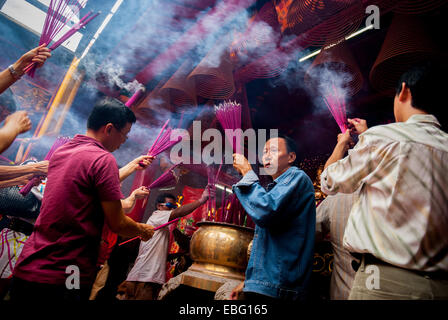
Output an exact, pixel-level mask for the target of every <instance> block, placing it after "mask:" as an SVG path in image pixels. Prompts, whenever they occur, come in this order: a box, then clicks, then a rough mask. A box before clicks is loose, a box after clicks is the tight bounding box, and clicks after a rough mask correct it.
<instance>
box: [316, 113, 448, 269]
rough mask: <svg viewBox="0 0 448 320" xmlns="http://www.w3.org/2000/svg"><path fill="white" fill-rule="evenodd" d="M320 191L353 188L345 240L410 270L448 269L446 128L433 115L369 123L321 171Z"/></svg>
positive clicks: (354, 249)
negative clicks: (355, 195)
mask: <svg viewBox="0 0 448 320" xmlns="http://www.w3.org/2000/svg"><path fill="white" fill-rule="evenodd" d="M321 185H322V191H323V192H325V193H327V194H335V193H338V192H341V193H352V192H354V191H355V190H356V189H358V188H359V187H360V188H361V191H360V199H359V201H357V202H356V203H355V204H354V205H353V207H352V210H351V213H350V217H349V220H348V223H347V227H346V229H345V234H344V246H345V247H346V248H347V249H348V250H350V251H351V252H361V253H363V252H365V253H370V254H373V255H374V256H376V257H377V258H379V259H381V260H383V261H385V262H388V263H390V264H393V265H396V266H398V267H403V268H407V269H413V270H421V271H437V270H448V237H447V236H446V232H447V231H448V134H447V133H445V132H443V131H442V130H441V129H440V124H439V122H438V121H437V119H436V118H435V117H434V116H432V115H413V116H412V117H410V118H409V119H408V120H407V121H406V122H400V123H392V124H388V125H382V126H376V127H373V128H370V129H368V130H367V131H365V132H364V133H363V134H361V135H360V136H359V142H358V143H357V145H356V146H355V148H353V149H352V150H349V152H348V156H347V157H345V158H344V159H341V160H339V161H337V162H335V163H333V164H332V165H330V166H328V167H327V168H326V169H325V170H324V172H323V173H322V175H321Z"/></svg>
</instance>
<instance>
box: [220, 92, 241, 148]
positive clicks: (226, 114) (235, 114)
mask: <svg viewBox="0 0 448 320" xmlns="http://www.w3.org/2000/svg"><path fill="white" fill-rule="evenodd" d="M215 113H216V118H217V119H218V121H219V123H220V124H221V126H222V128H223V129H224V133H225V135H226V137H227V139H228V140H229V142H230V143H231V144H232V148H233V151H234V152H236V153H241V151H242V147H241V130H238V131H235V130H237V129H241V104H239V103H237V102H231V101H228V102H224V103H221V104H220V105H218V106H215ZM226 129H227V130H226Z"/></svg>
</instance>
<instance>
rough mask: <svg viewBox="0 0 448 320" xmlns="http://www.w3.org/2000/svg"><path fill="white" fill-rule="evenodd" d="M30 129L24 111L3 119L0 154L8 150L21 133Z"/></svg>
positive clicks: (29, 121) (29, 122)
mask: <svg viewBox="0 0 448 320" xmlns="http://www.w3.org/2000/svg"><path fill="white" fill-rule="evenodd" d="M30 129H31V120H30V119H29V118H28V113H27V112H26V111H17V112H14V113H13V114H11V115H9V116H8V117H7V118H6V119H5V124H4V125H3V127H1V128H0V153H2V152H3V151H5V150H6V149H8V148H9V146H10V145H11V144H12V143H13V142H14V139H15V138H16V137H17V136H18V135H19V134H21V133H24V132H27V131H28V130H30Z"/></svg>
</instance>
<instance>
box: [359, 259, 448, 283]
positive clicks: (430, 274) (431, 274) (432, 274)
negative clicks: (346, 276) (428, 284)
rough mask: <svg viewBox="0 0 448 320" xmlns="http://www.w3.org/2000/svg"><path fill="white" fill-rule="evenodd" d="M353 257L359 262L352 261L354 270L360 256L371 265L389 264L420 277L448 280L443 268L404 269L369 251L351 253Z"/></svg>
mask: <svg viewBox="0 0 448 320" xmlns="http://www.w3.org/2000/svg"><path fill="white" fill-rule="evenodd" d="M351 254H352V255H353V256H354V257H355V258H357V259H358V258H359V262H357V261H356V260H353V261H352V267H353V269H354V270H355V271H358V269H359V266H360V265H361V260H362V258H364V264H366V265H367V264H373V265H384V266H390V267H394V268H399V269H403V270H406V271H409V272H413V273H415V274H417V275H419V276H421V277H425V278H430V279H433V280H448V271H443V270H439V271H419V270H412V269H405V268H401V267H397V266H394V265H393V264H390V263H387V262H385V261H383V260H381V259H378V258H377V257H375V256H374V255H372V254H370V253H364V254H361V253H353V252H352V253H351Z"/></svg>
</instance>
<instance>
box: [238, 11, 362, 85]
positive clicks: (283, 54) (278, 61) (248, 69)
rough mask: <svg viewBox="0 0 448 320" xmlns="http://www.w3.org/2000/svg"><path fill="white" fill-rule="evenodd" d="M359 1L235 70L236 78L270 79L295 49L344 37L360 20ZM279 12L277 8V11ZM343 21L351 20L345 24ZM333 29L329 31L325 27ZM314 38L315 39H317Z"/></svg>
mask: <svg viewBox="0 0 448 320" xmlns="http://www.w3.org/2000/svg"><path fill="white" fill-rule="evenodd" d="M360 8H361V7H360V6H359V3H356V4H355V5H353V6H351V7H349V8H348V9H346V10H345V11H341V12H338V13H337V14H335V15H334V16H332V17H331V18H330V19H329V20H328V21H327V22H324V23H322V24H318V25H316V26H314V27H312V28H309V27H306V28H305V29H307V31H306V32H304V33H303V34H301V35H299V36H298V37H297V38H296V39H293V40H291V41H289V42H287V43H285V44H283V46H282V47H279V48H276V49H274V50H272V51H271V52H269V53H268V54H266V55H265V56H263V57H261V58H259V59H257V60H255V61H253V62H252V63H250V64H248V65H246V66H244V67H242V68H239V69H238V70H237V71H236V72H235V79H237V80H238V81H241V82H249V81H251V80H253V79H260V78H272V77H275V76H278V75H280V74H281V73H282V72H284V71H285V70H286V68H287V66H288V64H289V61H290V60H291V59H292V58H293V57H295V55H294V52H297V51H300V50H303V49H305V48H307V47H309V46H311V45H313V43H317V44H321V43H322V42H324V43H325V41H324V40H325V39H326V41H327V43H332V42H337V41H335V39H337V40H338V41H340V39H344V36H345V35H347V34H350V33H351V32H352V31H354V30H356V29H357V28H358V26H359V23H360V21H361V20H362V14H361V13H362V12H363V11H362V10H361V11H360ZM277 12H278V10H277ZM340 21H344V23H345V25H344V26H343V27H342V28H341V29H338V28H337V26H338V25H337V24H338V23H340ZM346 21H352V22H350V23H346ZM328 28H330V29H334V30H330V31H328V30H327V29H328ZM316 39H317V40H316Z"/></svg>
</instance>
